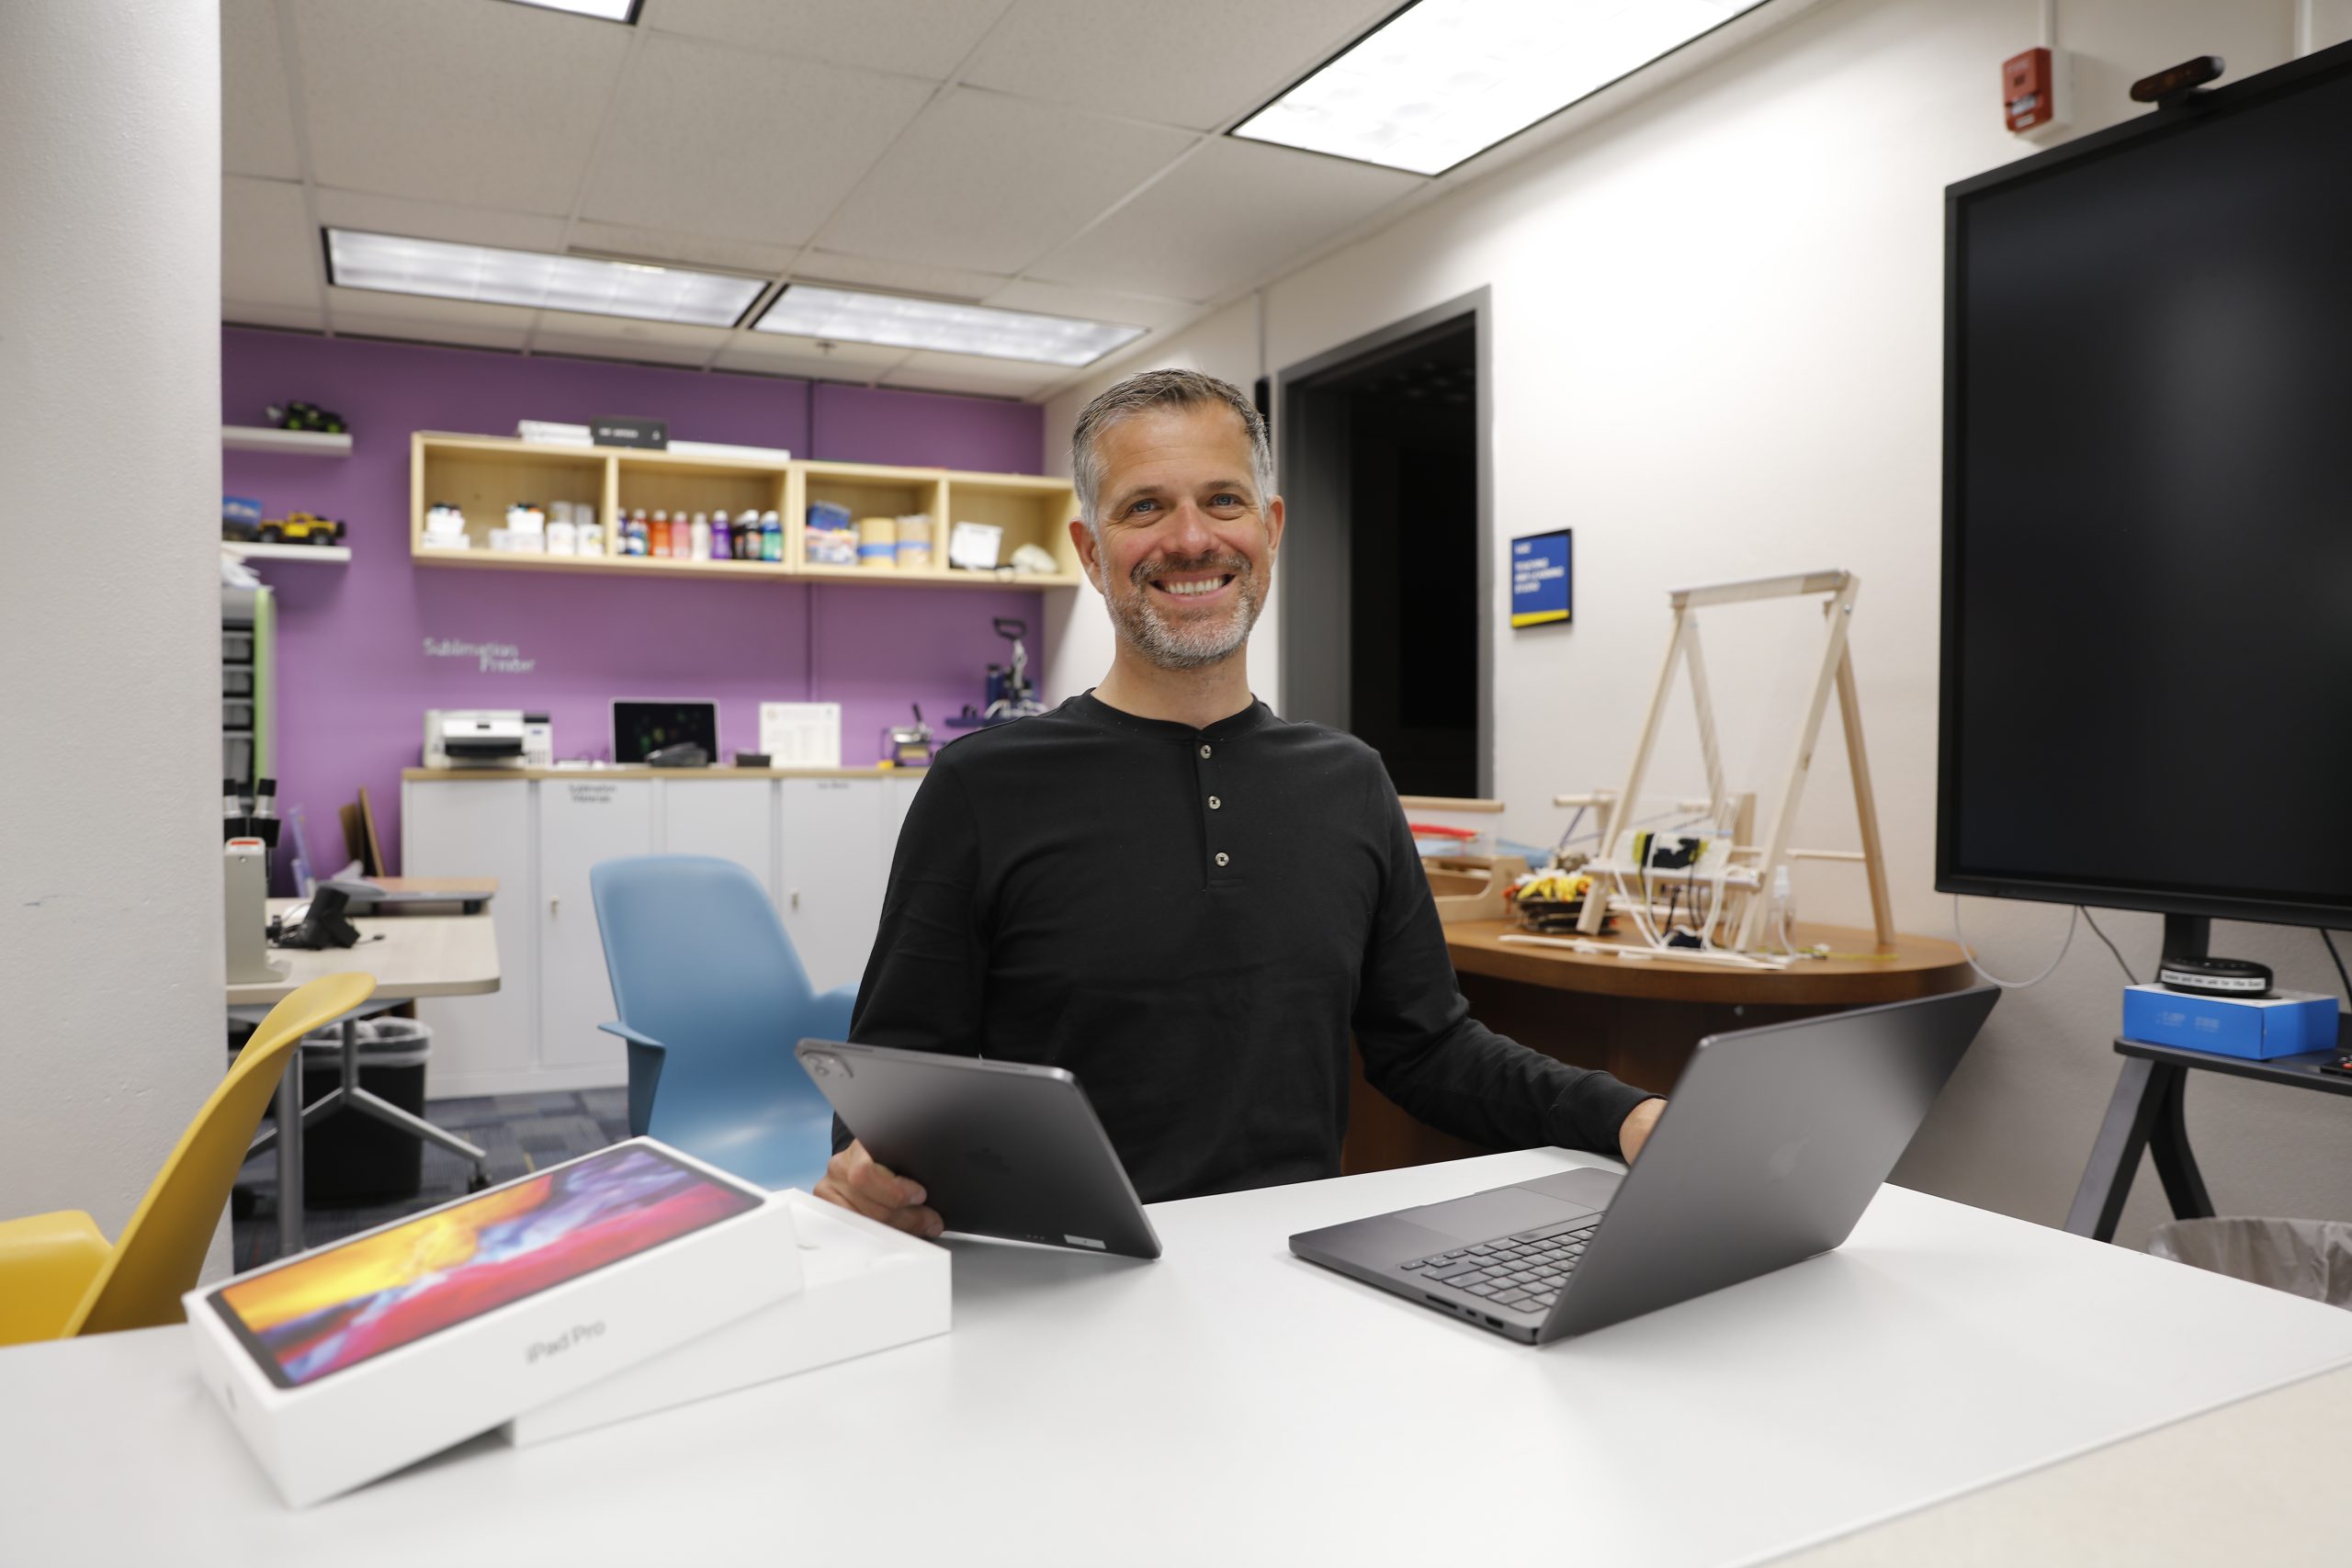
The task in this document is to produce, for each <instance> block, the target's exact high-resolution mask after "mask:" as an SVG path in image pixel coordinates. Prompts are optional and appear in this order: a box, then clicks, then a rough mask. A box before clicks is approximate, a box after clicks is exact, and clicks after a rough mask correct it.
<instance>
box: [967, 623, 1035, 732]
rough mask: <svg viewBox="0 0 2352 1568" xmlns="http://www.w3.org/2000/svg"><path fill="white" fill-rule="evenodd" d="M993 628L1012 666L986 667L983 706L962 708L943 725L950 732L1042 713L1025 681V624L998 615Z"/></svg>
mask: <svg viewBox="0 0 2352 1568" xmlns="http://www.w3.org/2000/svg"><path fill="white" fill-rule="evenodd" d="M995 626H996V635H997V636H999V637H1002V638H1004V640H1005V641H1007V642H1009V643H1011V644H1012V663H1011V664H1010V665H1004V664H991V665H989V672H988V683H987V698H986V703H987V705H986V706H984V707H974V706H973V705H971V704H969V703H967V704H965V705H964V711H963V712H962V713H959V714H957V715H956V716H955V717H954V718H951V719H949V720H948V721H947V727H948V728H950V729H984V728H988V727H989V725H994V724H1010V723H1012V721H1013V720H1014V719H1016V718H1028V717H1030V716H1032V715H1035V714H1041V713H1043V712H1045V711H1046V705H1045V704H1043V703H1041V702H1039V701H1038V700H1037V688H1036V686H1035V683H1033V682H1031V681H1030V679H1029V649H1028V646H1027V645H1026V644H1025V643H1023V640H1022V639H1023V637H1027V636H1028V635H1029V623H1028V622H1026V621H1022V620H1015V619H1014V618H1013V617H1012V616H1010V615H999V616H997V617H996V621H995Z"/></svg>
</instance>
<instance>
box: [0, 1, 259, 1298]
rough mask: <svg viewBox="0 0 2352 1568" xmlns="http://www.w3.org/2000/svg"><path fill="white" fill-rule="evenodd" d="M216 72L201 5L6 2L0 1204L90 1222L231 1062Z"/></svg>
mask: <svg viewBox="0 0 2352 1568" xmlns="http://www.w3.org/2000/svg"><path fill="white" fill-rule="evenodd" d="M0 148H6V150H7V152H6V157H0V474H5V475H6V476H7V479H6V490H7V503H6V506H7V513H6V523H5V524H0V536H5V537H6V541H7V551H6V559H5V562H0V670H5V671H6V672H7V675H6V688H5V689H6V699H5V707H6V719H7V724H6V731H7V736H8V742H9V745H8V754H7V757H6V763H5V766H0V1030H5V1031H6V1040H5V1043H0V1108H5V1109H4V1110H0V1115H5V1118H6V1120H5V1122H0V1217H13V1216H15V1215H18V1214H25V1213H39V1212H41V1211H43V1210H49V1209H86V1210H88V1211H90V1213H92V1214H94V1215H95V1216H96V1219H97V1222H98V1224H99V1225H100V1226H101V1228H103V1229H104V1230H105V1231H106V1232H107V1235H114V1234H116V1233H117V1232H118V1231H119V1229H120V1227H121V1225H122V1224H123V1222H124V1221H125V1220H127V1219H128V1218H129V1217H130V1211H131V1209H132V1208H133V1207H134V1206H135V1204H136V1203H137V1201H138V1199H139V1196H140V1194H141V1192H142V1191H144V1190H145V1189H146V1186H147V1183H148V1181H149V1179H151V1178H152V1177H153V1175H154V1174H155V1171H156V1169H157V1168H158V1167H159V1166H160V1165H161V1164H162V1163H163V1159H164V1155H165V1154H166V1153H168V1152H169V1151H170V1149H171V1146H172V1145H173V1143H174V1141H175V1140H176V1139H177V1137H178V1136H179V1134H180V1132H181V1130H182V1129H183V1128H184V1127H185V1126H186V1124H187V1120H188V1118H189V1117H190V1116H191V1115H192V1114H193V1113H194V1112H195V1111H196V1110H197V1108H198V1106H199V1105H201V1104H202V1103H203V1101H204V1098H205V1096H206V1095H207V1094H209V1092H210V1091H211V1089H213V1087H214V1086H215V1085H217V1084H218V1083H219V1082H220V1076H221V1068H222V1065H223V1061H224V1057H223V1055H222V1050H223V1046H222V1032H221V992H220V986H221V976H222V973H223V960H222V953H221V936H220V847H219V846H220V674H219V671H220V653H219V648H220V626H219V618H218V617H219V593H220V590H219V570H218V568H217V566H216V564H215V559H216V555H217V547H216V545H215V544H214V542H213V538H212V528H211V525H210V523H209V520H208V519H209V516H210V514H211V512H212V508H213V506H214V505H215V503H216V502H217V501H218V498H219V494H220V19H219V16H218V13H217V10H216V8H215V7H214V6H210V5H203V4H177V5H155V4H153V0H74V3H73V4H65V5H57V4H49V5H6V6H0ZM222 1256H223V1254H222V1253H221V1252H220V1250H219V1249H218V1248H216V1251H215V1257H214V1261H215V1263H216V1264H217V1263H218V1262H219V1261H220V1258H221V1257H222Z"/></svg>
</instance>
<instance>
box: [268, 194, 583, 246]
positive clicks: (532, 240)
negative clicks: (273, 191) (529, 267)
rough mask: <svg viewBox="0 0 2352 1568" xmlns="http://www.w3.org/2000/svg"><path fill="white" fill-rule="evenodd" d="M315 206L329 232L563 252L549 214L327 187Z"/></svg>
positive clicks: (559, 224)
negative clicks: (504, 210) (384, 235)
mask: <svg viewBox="0 0 2352 1568" xmlns="http://www.w3.org/2000/svg"><path fill="white" fill-rule="evenodd" d="M311 200H312V201H313V202H314V203H315V204H316V208H317V211H318V214H319V222H320V224H321V225H322V227H325V228H329V229H362V230H365V231H368V232H369V233H371V234H402V235H406V236H407V237H409V238H410V239H415V240H448V241H451V242H453V243H458V244H467V245H503V246H505V247H506V248H507V249H509V250H516V251H560V250H561V249H563V231H564V225H563V220H562V219H560V218H551V217H548V216H547V215H546V214H544V213H530V212H498V211H494V210H492V209H489V208H486V207H452V206H451V205H449V204H448V203H447V202H446V201H412V200H410V199H408V198H407V197H398V196H370V195H368V194H367V193H366V192H364V191H354V190H329V189H326V188H325V187H323V186H321V187H316V188H314V189H313V190H312V192H311Z"/></svg>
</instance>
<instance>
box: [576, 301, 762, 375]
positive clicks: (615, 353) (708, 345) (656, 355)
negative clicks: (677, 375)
mask: <svg viewBox="0 0 2352 1568" xmlns="http://www.w3.org/2000/svg"><path fill="white" fill-rule="evenodd" d="M727 337H728V332H727V329H726V328H724V327H682V326H678V325H676V324H674V323H673V322H669V321H621V320H619V319H617V318H615V319H611V320H605V319H603V318H600V317H596V316H579V315H571V314H559V313H558V312H556V311H553V310H543V311H541V312H540V313H539V329H538V331H537V333H534V334H533V335H532V338H531V352H532V353H534V354H586V355H594V356H596V357H597V358H600V359H642V360H648V361H650V362H651V363H654V364H657V365H700V364H702V363H704V362H705V361H707V359H709V358H710V356H711V355H713V354H715V353H717V352H718V347H719V345H720V344H724V343H725V342H726V341H727Z"/></svg>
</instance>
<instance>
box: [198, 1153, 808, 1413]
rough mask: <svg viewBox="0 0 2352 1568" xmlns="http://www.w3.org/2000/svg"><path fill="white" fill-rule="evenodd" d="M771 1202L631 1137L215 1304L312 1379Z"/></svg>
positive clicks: (278, 1370) (317, 1256)
mask: <svg viewBox="0 0 2352 1568" xmlns="http://www.w3.org/2000/svg"><path fill="white" fill-rule="evenodd" d="M762 1201H763V1198H762V1195H761V1194H760V1193H759V1192H757V1191H756V1190H752V1188H749V1187H741V1186H737V1185H735V1184H733V1183H731V1182H728V1181H724V1180H721V1179H718V1177H716V1176H713V1175H711V1174H709V1173H707V1172H706V1171H702V1170H698V1169H695V1168H693V1167H690V1166H687V1165H684V1164H683V1163H681V1162H679V1161H677V1160H674V1159H672V1158H670V1157H668V1156H667V1155H665V1154H664V1153H662V1151H660V1150H657V1149H653V1148H650V1147H648V1146H647V1145H644V1144H642V1143H628V1144H621V1145H615V1146H614V1147H612V1148H609V1149H602V1150H599V1151H598V1152H597V1153H595V1154H593V1155H589V1156H585V1157H584V1158H582V1159H577V1160H573V1161H571V1162H570V1163H569V1164H565V1165H560V1166H558V1167H556V1168H553V1169H551V1170H548V1171H547V1172H545V1173H544V1174H542V1175H540V1176H537V1177H535V1178H532V1179H528V1180H525V1181H520V1182H516V1183H514V1184H512V1185H509V1186H504V1187H500V1188H497V1189H495V1190H492V1191H489V1192H485V1193H483V1194H481V1196H480V1197H478V1198H473V1199H469V1200H467V1201H463V1202H460V1203H456V1204H452V1205H450V1206H449V1207H447V1208H443V1209H436V1210H434V1211H433V1212H432V1213H426V1214H421V1215H419V1216H418V1217H417V1218H415V1219H413V1220H410V1221H408V1222H406V1223H404V1224H394V1225H392V1226H390V1227H389V1228H386V1229H383V1230H379V1231H373V1232H370V1233H368V1235H361V1236H356V1237H354V1238H353V1239H352V1240H350V1241H347V1242H345V1243H342V1244H340V1245H337V1246H330V1247H322V1248H321V1249H319V1250H318V1251H316V1252H311V1253H308V1254H305V1255H304V1256H302V1257H300V1258H295V1259H294V1260H293V1261H291V1262H289V1263H288V1264H286V1265H284V1266H283V1267H281V1268H277V1269H269V1270H267V1271H266V1272H264V1273H259V1274H255V1275H253V1276H251V1277H249V1278H246V1279H243V1280H234V1281H232V1282H231V1283H229V1284H227V1285H224V1286H222V1287H221V1288H220V1289H219V1290H218V1291H215V1292H212V1294H211V1296H210V1298H209V1300H210V1301H211V1303H212V1305H213V1307H214V1309H215V1310H216V1311H218V1312H219V1313H220V1317H221V1319H222V1321H223V1322H224V1323H226V1324H227V1325H228V1327H229V1330H230V1332H231V1333H232V1334H233V1335H234V1336H235V1337H236V1338H237V1340H238V1341H239V1343H241V1344H242V1345H243V1346H244V1348H245V1349H246V1351H247V1352H248V1353H249V1354H250V1355H251V1356H252V1357H253V1359H254V1363H255V1364H256V1365H258V1366H259V1367H260V1368H261V1369H262V1370H263V1371H266V1372H267V1373H268V1375H269V1378H270V1381H271V1382H274V1383H276V1384H277V1386H278V1387H280V1388H300V1387H303V1386H306V1385H308V1384H311V1383H313V1382H317V1381H318V1380H320V1379H321V1378H324V1377H328V1376H331V1375H333V1374H334V1373H335V1372H338V1371H343V1370H345V1368H348V1367H354V1366H357V1365H359V1364H360V1363H361V1362H363V1361H367V1360H369V1359H373V1358H375V1357H377V1356H380V1355H382V1354H384V1353H385V1352H386V1351H388V1350H392V1349H397V1348H400V1347H401V1346H403V1345H409V1344H413V1343H414V1342H415V1341H417V1340H419V1339H423V1338H424V1337H427V1336H429V1335H433V1334H435V1333H438V1332H440V1331H441V1330H443V1329H445V1328H450V1327H454V1326H456V1325H460V1324H464V1323H467V1322H470V1321H471V1320H472V1319H474V1318H477V1317H480V1316H481V1315H482V1314H485V1313H488V1312H490V1311H492V1310H493V1309H495V1308H498V1307H502V1306H504V1305H506V1304H507V1303H510V1302H516V1301H521V1300H523V1299H524V1298H526V1297H528V1296H533V1295H537V1294H538V1293H539V1292H542V1291H546V1290H549V1289H552V1288H553V1287H555V1286H557V1285H561V1284H565V1283H567V1282H569V1281H571V1280H576V1279H579V1278H581V1277H582V1275H586V1274H590V1273H594V1271H595V1270H597V1269H602V1268H605V1266H607V1265H609V1264H612V1263H616V1262H617V1261H619V1260H620V1259H622V1258H634V1257H636V1256H638V1255H639V1254H640V1253H644V1252H648V1251H650V1250H651V1249H653V1248H654V1247H660V1246H662V1244H663V1243H664V1242H668V1241H673V1240H675V1239H676V1238H677V1237H679V1236H682V1235H690V1234H691V1233H693V1232H695V1231H699V1230H703V1229H706V1228H707V1227H709V1226H711V1225H715V1224H718V1223H719V1222H721V1221H723V1220H728V1219H731V1218H733V1217H734V1216H736V1215H738V1214H741V1213H747V1212H748V1211H750V1210H752V1209H755V1208H758V1207H759V1206H760V1204H761V1203H762Z"/></svg>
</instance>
